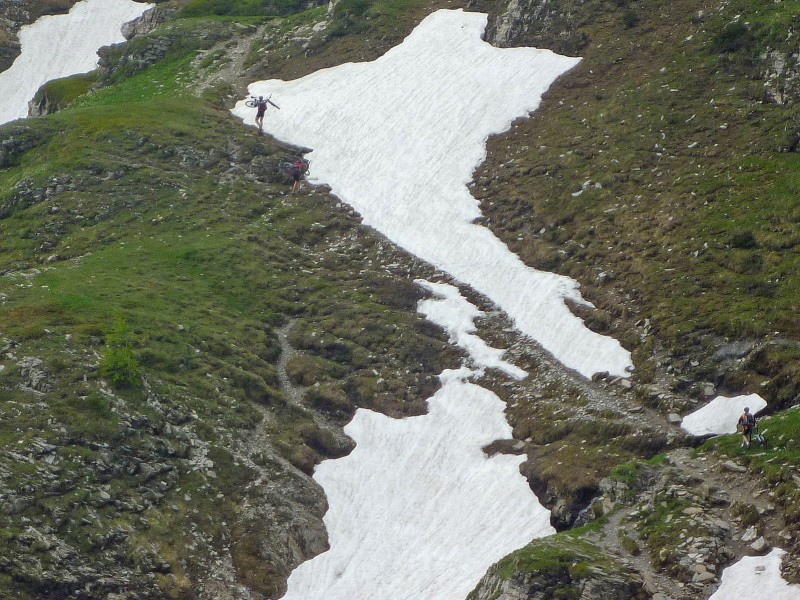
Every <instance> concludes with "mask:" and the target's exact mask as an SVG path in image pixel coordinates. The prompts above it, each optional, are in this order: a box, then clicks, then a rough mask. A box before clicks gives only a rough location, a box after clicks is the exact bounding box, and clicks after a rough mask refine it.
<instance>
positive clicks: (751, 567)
mask: <svg viewBox="0 0 800 600" xmlns="http://www.w3.org/2000/svg"><path fill="white" fill-rule="evenodd" d="M784 554H786V552H785V551H784V550H781V549H780V548H774V549H773V550H772V551H771V552H770V553H769V554H767V555H766V556H745V557H744V558H742V559H740V560H739V561H738V562H737V563H735V564H733V565H731V566H730V567H728V568H727V569H725V570H724V571H723V572H722V579H721V582H722V583H721V585H720V586H719V588H718V589H717V591H716V592H714V594H713V595H712V596H711V597H710V598H709V599H708V600H741V599H742V598H748V597H751V598H764V600H798V598H800V585H796V584H795V585H790V584H789V583H788V582H787V581H786V580H784V579H783V578H782V577H781V559H782V557H783V555H784Z"/></svg>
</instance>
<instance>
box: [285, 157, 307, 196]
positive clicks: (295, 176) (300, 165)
mask: <svg viewBox="0 0 800 600" xmlns="http://www.w3.org/2000/svg"><path fill="white" fill-rule="evenodd" d="M308 166H309V162H308V161H307V160H306V159H305V158H303V157H300V158H298V159H297V160H296V161H294V162H293V163H292V167H291V168H290V169H289V173H290V174H291V175H292V181H293V182H292V193H293V194H296V193H297V192H299V191H300V188H301V187H303V183H302V181H301V179H302V178H303V175H305V174H306V173H308Z"/></svg>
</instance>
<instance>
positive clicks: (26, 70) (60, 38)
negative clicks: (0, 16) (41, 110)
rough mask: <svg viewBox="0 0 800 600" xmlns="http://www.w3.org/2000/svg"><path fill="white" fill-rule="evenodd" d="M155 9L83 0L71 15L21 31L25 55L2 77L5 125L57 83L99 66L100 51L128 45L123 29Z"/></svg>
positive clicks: (114, 0)
mask: <svg viewBox="0 0 800 600" xmlns="http://www.w3.org/2000/svg"><path fill="white" fill-rule="evenodd" d="M151 6H152V4H142V3H140V2H132V1H131V0H84V1H83V2H78V3H77V4H76V5H75V6H73V7H72V10H71V11H70V12H69V14H66V15H52V16H46V17H42V18H40V19H39V20H37V21H36V22H35V23H32V24H31V25H27V26H25V27H23V28H22V29H21V30H20V33H19V38H20V44H21V46H22V52H21V54H20V55H19V56H18V57H17V60H15V61H14V64H13V65H11V67H10V68H9V69H8V70H6V71H3V72H2V73H0V124H3V123H8V122H9V121H13V120H15V119H21V118H24V117H27V116H28V102H30V101H31V100H33V96H34V95H35V94H36V91H37V90H38V89H39V88H40V87H42V85H44V84H45V83H47V82H48V81H50V80H52V79H58V78H60V77H67V76H69V75H75V74H77V73H86V72H88V71H92V70H94V68H95V67H97V62H98V57H97V50H98V49H100V48H101V47H103V46H108V45H110V44H116V43H119V42H124V41H125V38H124V37H123V35H122V32H121V31H120V29H121V27H122V25H123V24H125V23H127V22H128V21H132V20H133V19H135V18H137V17H139V16H140V15H141V14H142V13H143V12H144V11H145V10H147V9H148V8H150V7H151Z"/></svg>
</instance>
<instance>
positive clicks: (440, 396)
mask: <svg viewBox="0 0 800 600" xmlns="http://www.w3.org/2000/svg"><path fill="white" fill-rule="evenodd" d="M418 283H419V284H420V285H422V286H423V287H425V288H427V289H429V290H432V291H433V292H434V293H435V294H436V296H437V297H436V298H433V299H430V300H423V301H422V302H420V311H421V312H424V313H425V314H426V315H427V317H428V318H429V319H430V320H431V321H433V322H434V323H436V324H438V325H440V326H441V327H443V328H445V329H446V330H448V332H449V333H450V335H451V338H452V339H453V340H464V341H466V344H467V350H468V352H469V353H470V355H471V357H472V359H473V360H474V361H475V362H477V363H478V365H479V368H480V369H483V368H486V367H488V366H497V365H498V364H500V365H505V366H507V367H508V368H510V369H511V370H513V369H515V367H513V366H512V365H510V364H509V363H505V362H504V361H502V351H501V350H496V349H493V348H489V347H488V346H486V345H485V343H483V341H482V340H480V339H479V338H476V337H475V336H472V335H471V332H472V331H474V329H475V327H474V324H473V322H472V319H473V318H474V317H475V316H478V315H480V311H478V309H477V308H476V307H474V306H473V305H472V304H470V303H469V302H467V301H466V300H465V299H464V298H463V297H462V296H461V295H460V294H459V292H458V290H457V289H456V288H454V287H453V286H450V285H446V284H434V283H429V282H425V281H419V282H418ZM476 339H477V340H478V342H479V343H476V341H475V340H476ZM484 358H485V359H486V362H482V361H483V359H484ZM489 363H491V365H490V364H489ZM477 372H478V371H473V370H471V369H468V368H466V367H462V368H461V369H459V370H456V371H453V370H449V371H445V372H444V373H442V375H441V376H440V377H441V380H442V384H443V385H442V388H441V389H440V390H439V391H438V392H437V393H436V394H435V395H434V396H433V397H432V398H430V399H429V400H428V414H426V415H423V416H419V417H411V418H406V419H392V418H389V417H386V416H384V415H381V414H379V413H375V412H372V411H369V410H364V409H359V410H358V411H357V412H356V415H355V417H354V418H353V420H352V421H351V422H350V423H349V424H348V425H347V426H346V427H345V432H346V433H347V434H348V435H349V436H350V437H352V438H353V439H354V440H355V441H356V443H357V446H356V448H355V449H354V450H353V452H352V453H351V454H350V455H348V456H346V457H344V458H341V459H337V460H327V461H324V462H323V463H321V464H320V465H319V466H318V467H317V469H316V471H315V473H314V479H315V480H316V481H317V482H318V483H319V484H320V485H322V487H323V489H324V490H325V494H326V496H327V498H328V504H329V510H328V512H327V514H326V515H325V518H324V522H325V527H326V529H327V530H328V535H329V541H330V546H331V549H330V550H329V551H328V552H325V553H323V554H320V555H319V556H317V557H316V558H313V559H311V560H310V561H308V562H306V563H303V564H302V565H300V566H299V567H298V568H297V569H295V570H294V571H293V572H292V574H291V576H290V578H289V582H288V586H289V590H288V592H287V594H286V596H284V600H301V599H302V600H314V599H321V598H325V600H352V599H353V598H371V599H372V600H412V599H413V600H419V599H420V598H427V599H430V600H463V598H465V597H466V595H467V594H468V593H469V592H470V591H472V589H473V588H474V587H475V585H476V584H477V582H478V580H479V579H480V578H481V577H482V576H483V574H484V573H485V571H486V569H487V568H488V567H489V566H490V565H491V564H493V563H494V562H496V561H498V560H500V559H501V558H502V557H504V556H505V555H507V554H508V553H510V552H512V551H514V550H516V549H517V548H520V547H522V546H524V545H525V544H526V543H528V542H529V541H530V540H531V539H533V538H535V537H541V536H545V535H550V534H552V533H554V530H553V528H552V527H551V526H550V513H549V511H547V510H546V509H545V508H543V507H542V506H541V505H540V504H539V503H538V501H537V499H536V497H535V496H534V495H533V493H532V492H531V490H530V488H529V487H528V484H527V481H526V480H525V478H524V477H522V475H521V474H520V472H519V465H520V464H521V463H522V461H523V460H524V457H523V456H510V455H496V456H494V457H492V458H487V456H486V455H485V453H484V452H483V450H482V448H483V446H485V445H487V444H489V443H491V442H493V441H494V440H496V439H508V438H510V437H511V428H510V426H509V425H508V423H507V422H506V420H505V416H504V413H503V411H504V408H505V405H504V404H503V402H502V401H501V400H500V399H499V398H498V397H497V396H496V395H495V394H494V393H492V392H490V391H489V390H486V389H484V388H481V387H479V386H477V385H475V384H472V383H469V382H468V381H467V379H468V378H469V377H471V376H473V375H474V374H476V373H477Z"/></svg>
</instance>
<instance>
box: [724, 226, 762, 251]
mask: <svg viewBox="0 0 800 600" xmlns="http://www.w3.org/2000/svg"><path fill="white" fill-rule="evenodd" d="M730 244H731V246H733V247H734V248H740V249H742V250H747V249H750V248H756V247H758V242H757V241H756V236H755V235H754V234H753V232H752V231H750V230H749V229H745V230H741V231H736V232H734V234H733V235H732V236H731V241H730Z"/></svg>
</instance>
